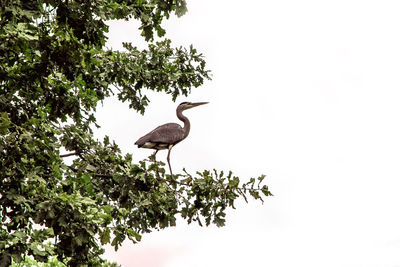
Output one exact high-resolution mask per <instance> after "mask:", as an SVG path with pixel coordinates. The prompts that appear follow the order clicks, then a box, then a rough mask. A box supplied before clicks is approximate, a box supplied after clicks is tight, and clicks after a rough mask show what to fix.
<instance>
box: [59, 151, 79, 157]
mask: <svg viewBox="0 0 400 267" xmlns="http://www.w3.org/2000/svg"><path fill="white" fill-rule="evenodd" d="M71 156H79V153H78V152H71V153H67V154H63V155H60V158H66V157H71Z"/></svg>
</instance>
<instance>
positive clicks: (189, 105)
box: [178, 102, 208, 110]
mask: <svg viewBox="0 0 400 267" xmlns="http://www.w3.org/2000/svg"><path fill="white" fill-rule="evenodd" d="M204 104H208V102H197V103H192V102H182V103H180V104H179V106H178V109H181V110H186V109H190V108H194V107H197V106H200V105H204Z"/></svg>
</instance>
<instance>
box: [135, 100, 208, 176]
mask: <svg viewBox="0 0 400 267" xmlns="http://www.w3.org/2000/svg"><path fill="white" fill-rule="evenodd" d="M207 103H208V102H199V103H190V102H183V103H181V104H179V106H178V107H177V108H176V115H177V117H178V119H180V120H181V121H183V127H182V126H180V125H179V124H177V123H166V124H163V125H161V126H158V127H157V128H155V129H154V130H153V131H151V132H149V133H148V134H146V135H144V136H142V137H141V138H139V139H138V140H137V141H136V142H135V145H137V146H138V147H139V148H150V149H155V150H156V152H155V153H154V155H155V154H156V153H157V152H158V150H163V149H168V156H167V160H168V166H169V169H170V172H171V177H172V170H171V164H170V161H169V156H170V153H171V149H172V147H173V146H174V145H176V144H177V143H179V142H180V141H182V140H183V139H185V138H186V137H187V136H188V135H189V132H190V121H189V119H188V118H187V117H185V116H183V114H182V112H183V111H184V110H186V109H189V108H193V107H196V106H200V105H204V104H207Z"/></svg>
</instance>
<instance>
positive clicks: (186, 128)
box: [176, 111, 190, 138]
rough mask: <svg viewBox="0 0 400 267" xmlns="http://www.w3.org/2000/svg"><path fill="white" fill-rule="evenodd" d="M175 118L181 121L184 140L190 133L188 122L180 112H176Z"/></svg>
mask: <svg viewBox="0 0 400 267" xmlns="http://www.w3.org/2000/svg"><path fill="white" fill-rule="evenodd" d="M176 116H177V117H178V119H180V120H181V121H183V130H184V138H186V137H187V136H188V135H189V132H190V121H189V119H188V118H186V117H185V116H184V115H183V114H182V111H180V112H179V111H177V112H176Z"/></svg>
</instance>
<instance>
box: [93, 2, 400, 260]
mask: <svg viewBox="0 0 400 267" xmlns="http://www.w3.org/2000/svg"><path fill="white" fill-rule="evenodd" d="M188 7H189V12H188V13H187V14H186V15H185V16H183V17H182V18H180V19H177V18H173V19H172V20H170V21H168V22H167V23H166V25H167V29H168V33H167V37H168V38H171V39H172V40H173V43H174V44H175V45H177V46H179V45H189V44H191V43H193V44H194V45H195V47H196V48H198V50H200V51H202V52H203V53H204V55H205V56H206V59H207V62H208V67H209V68H210V69H211V70H212V71H213V80H212V81H210V82H206V83H205V85H204V86H202V87H201V88H198V89H194V90H193V94H192V95H191V96H190V97H188V98H187V99H185V98H180V99H178V101H177V103H172V102H171V101H170V97H169V96H165V95H160V94H151V96H152V100H153V101H152V104H151V105H150V107H149V108H148V110H147V112H146V113H145V116H141V115H139V114H137V113H135V112H134V111H132V110H129V109H128V107H127V105H124V104H119V103H117V102H116V101H112V100H110V101H107V102H106V103H105V105H104V107H103V108H100V109H99V112H98V116H99V122H100V123H101V125H102V129H101V130H100V131H99V132H98V134H99V136H101V135H104V134H107V135H109V136H110V137H112V138H113V139H115V140H116V142H117V143H118V144H119V145H120V146H121V148H122V149H123V151H124V152H130V153H133V154H134V158H135V160H140V159H143V158H145V157H147V156H148V155H149V154H150V153H151V151H150V150H145V149H143V150H139V149H137V148H136V147H135V146H134V145H133V143H134V142H135V141H136V140H137V139H138V138H139V137H140V136H142V135H143V134H145V133H147V132H148V131H150V130H152V129H153V128H155V127H156V126H158V125H160V124H163V123H166V122H178V120H177V118H176V117H175V108H176V105H177V104H178V103H180V102H182V101H209V102H210V104H209V105H206V106H201V107H199V108H196V109H192V110H190V111H187V112H186V113H185V114H186V115H187V116H188V117H189V118H190V120H191V122H192V130H191V133H190V135H189V137H188V138H187V139H186V140H185V141H184V142H182V143H180V144H179V145H178V146H176V147H175V148H174V149H173V151H172V154H171V161H172V167H173V169H174V171H176V172H178V171H179V170H181V169H182V167H184V166H185V167H186V168H187V169H188V170H190V171H192V172H194V171H196V170H203V169H211V168H216V169H219V170H232V171H233V172H234V173H235V174H237V175H239V176H240V177H241V179H242V180H243V181H246V180H247V179H248V178H250V177H254V176H258V175H259V174H266V175H267V177H268V179H267V181H266V183H267V184H268V185H269V187H270V189H271V191H272V193H273V194H274V195H275V196H274V197H270V198H267V199H266V202H265V204H264V205H261V204H260V203H258V202H255V201H253V202H251V203H250V204H248V205H244V204H243V205H242V204H241V205H238V207H237V209H236V210H229V211H228V216H227V226H226V227H224V228H219V229H218V228H216V227H208V228H200V227H198V226H196V225H189V226H187V225H186V224H185V223H184V222H183V221H180V222H179V224H178V226H177V227H175V228H170V229H167V230H163V231H160V232H154V233H151V234H147V235H144V236H143V241H142V242H141V243H139V244H137V245H131V244H130V243H129V242H126V244H125V245H124V246H123V247H122V248H121V249H120V250H118V251H117V252H114V251H113V249H107V252H106V257H107V258H108V259H110V260H114V261H117V262H118V263H120V264H122V266H123V267H130V266H144V267H170V266H171V267H172V266H173V267H179V266H185V267H187V266H199V267H200V266H211V267H213V266H218V267H220V266H233V267H234V266H269V267H281V266H284V267H286V266H290V267H291V266H307V267H314V266H315V267H320V266H332V267H333V266H334V267H337V266H351V267H353V266H360V267H361V266H362V267H364V266H368V267H370V266H376V267H382V266H387V267H395V266H400V213H399V211H400V194H399V191H400V168H399V166H400V165H399V161H400V138H399V137H400V124H399V114H400V105H399V99H400V91H399V87H400V35H399V30H400V16H399V11H400V2H399V1H386V0H380V1H372V0H370V1H369V0H362V1H361V0H359V1H357V0H335V1H323V0H314V1H311V0H304V1H299V0H286V1H285V0H280V1H234V0H231V1H227V0H219V1H211V0H202V1H195V0H188ZM110 25H111V27H110V34H109V36H110V40H109V44H110V45H111V46H112V47H113V48H115V49H118V48H120V42H122V41H133V42H138V40H139V39H140V37H139V36H138V34H137V31H136V28H135V27H136V24H132V23H126V22H117V23H115V22H114V23H111V24H110ZM137 45H138V46H140V47H142V46H143V42H142V41H139V43H137ZM165 157H166V153H165V152H160V153H159V154H158V159H159V160H165Z"/></svg>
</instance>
